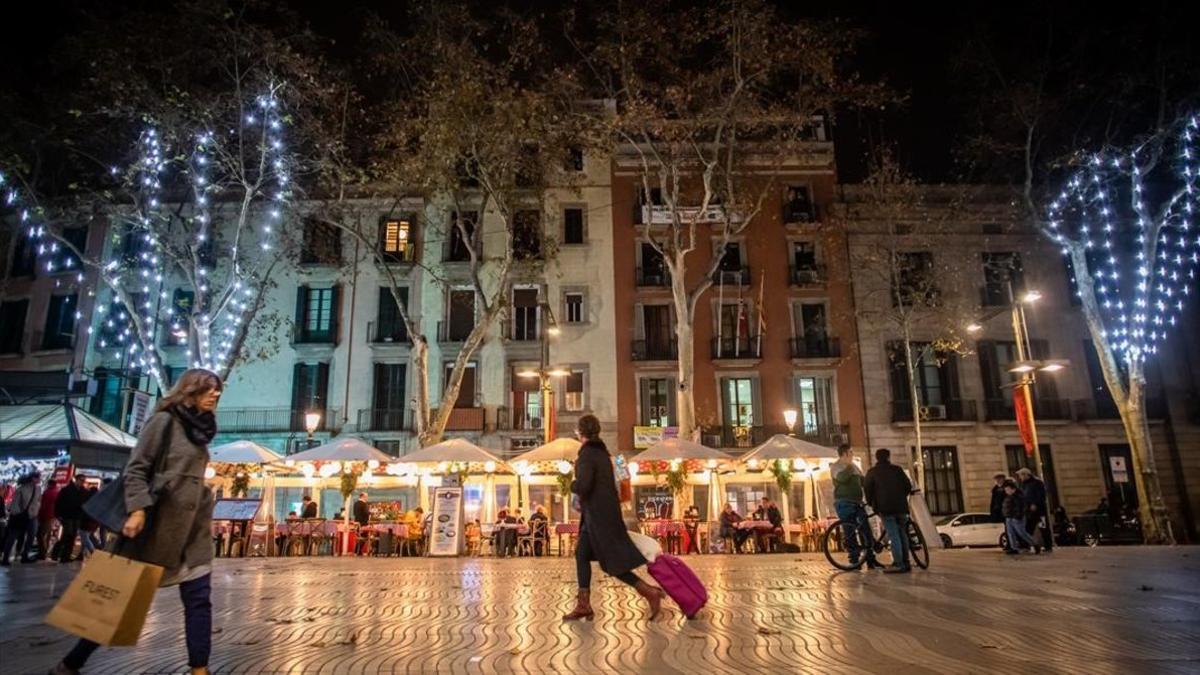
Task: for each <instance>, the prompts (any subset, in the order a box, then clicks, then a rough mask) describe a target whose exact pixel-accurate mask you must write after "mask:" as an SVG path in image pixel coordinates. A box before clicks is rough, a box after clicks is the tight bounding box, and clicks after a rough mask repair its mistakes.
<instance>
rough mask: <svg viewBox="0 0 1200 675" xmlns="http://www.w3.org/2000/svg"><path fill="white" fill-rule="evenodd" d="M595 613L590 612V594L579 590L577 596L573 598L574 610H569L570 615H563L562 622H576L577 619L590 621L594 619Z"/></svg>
mask: <svg viewBox="0 0 1200 675" xmlns="http://www.w3.org/2000/svg"><path fill="white" fill-rule="evenodd" d="M595 616H596V613H595V612H593V611H592V592H591V591H585V590H583V589H582V588H581V589H579V595H577V596H575V609H573V610H571V613H570V614H564V615H563V621H576V620H578V619H587V620H588V621H591V620H592V619H593V618H595Z"/></svg>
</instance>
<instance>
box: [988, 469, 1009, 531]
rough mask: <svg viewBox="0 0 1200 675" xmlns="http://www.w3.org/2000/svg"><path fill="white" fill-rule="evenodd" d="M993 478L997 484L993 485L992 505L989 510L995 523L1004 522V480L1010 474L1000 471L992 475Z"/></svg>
mask: <svg viewBox="0 0 1200 675" xmlns="http://www.w3.org/2000/svg"><path fill="white" fill-rule="evenodd" d="M992 480H994V481H996V484H995V485H993V486H992V505H991V508H990V509H989V511H990V512H991V514H992V522H993V523H1003V522H1004V481H1006V480H1008V476H1005V475H1004V474H1002V473H998V474H996V475H995V476H992Z"/></svg>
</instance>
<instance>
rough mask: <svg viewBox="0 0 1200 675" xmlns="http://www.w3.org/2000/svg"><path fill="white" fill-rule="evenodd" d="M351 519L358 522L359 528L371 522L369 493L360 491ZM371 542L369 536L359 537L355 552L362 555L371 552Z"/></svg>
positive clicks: (355, 544)
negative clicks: (368, 539)
mask: <svg viewBox="0 0 1200 675" xmlns="http://www.w3.org/2000/svg"><path fill="white" fill-rule="evenodd" d="M351 517H352V518H351V519H352V520H353V521H354V522H355V523H356V524H358V527H359V529H362V528H364V527H366V526H367V525H370V524H371V504H370V502H368V501H367V493H365V492H360V493H358V501H356V502H354V510H353V511H352V512H351ZM369 544H370V542H368V541H367V537H359V539H358V541H356V542H355V543H354V554H355V555H361V554H363V553H370V552H371V550H370V546H369Z"/></svg>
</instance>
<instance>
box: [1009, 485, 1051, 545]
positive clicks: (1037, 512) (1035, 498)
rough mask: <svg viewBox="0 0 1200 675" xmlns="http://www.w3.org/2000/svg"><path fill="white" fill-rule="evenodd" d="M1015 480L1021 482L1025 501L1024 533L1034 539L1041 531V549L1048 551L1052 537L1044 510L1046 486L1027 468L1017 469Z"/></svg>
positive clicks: (1048, 513)
mask: <svg viewBox="0 0 1200 675" xmlns="http://www.w3.org/2000/svg"><path fill="white" fill-rule="evenodd" d="M1017 478H1019V479H1020V480H1021V497H1022V498H1023V499H1024V500H1025V510H1026V513H1025V531H1026V532H1028V533H1029V536H1031V537H1034V538H1036V537H1037V536H1038V530H1041V532H1042V534H1041V538H1042V548H1043V549H1045V550H1046V551H1049V550H1050V549H1051V548H1052V547H1053V546H1054V544H1053V543H1052V542H1051V541H1050V540H1051V539H1053V537H1052V536H1051V534H1050V530H1049V529H1047V528H1048V527H1049V525H1050V510H1049V509H1048V508H1046V507H1047V503H1046V484H1045V483H1043V482H1042V479H1041V478H1038V477H1037V476H1035V475H1033V472H1032V471H1030V470H1029V469H1027V468H1021V469H1019V470H1018V471H1017Z"/></svg>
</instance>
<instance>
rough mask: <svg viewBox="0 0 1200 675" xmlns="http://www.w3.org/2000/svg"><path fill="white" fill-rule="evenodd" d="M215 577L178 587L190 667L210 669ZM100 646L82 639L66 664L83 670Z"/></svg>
mask: <svg viewBox="0 0 1200 675" xmlns="http://www.w3.org/2000/svg"><path fill="white" fill-rule="evenodd" d="M211 596H212V575H211V574H205V575H204V576H202V577H200V578H199V579H192V580H191V581H185V582H183V583H181V584H179V598H180V599H181V600H183V634H184V639H185V640H186V641H187V653H188V667H189V668H207V667H208V655H209V653H211V652H212V600H210V597H211ZM99 647H100V645H98V644H96V643H95V642H92V641H91V640H80V641H79V642H77V643H75V647H74V648H72V649H71V651H70V652H69V653H68V654H67V656H66V657H65V658H64V659H63V665H65V666H67V667H69V668H73V669H75V670H80V669H82V668H83V664H85V663H87V660H88V657H89V656H91V655H92V653H93V652H95V651H96V649H97V648H99Z"/></svg>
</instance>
